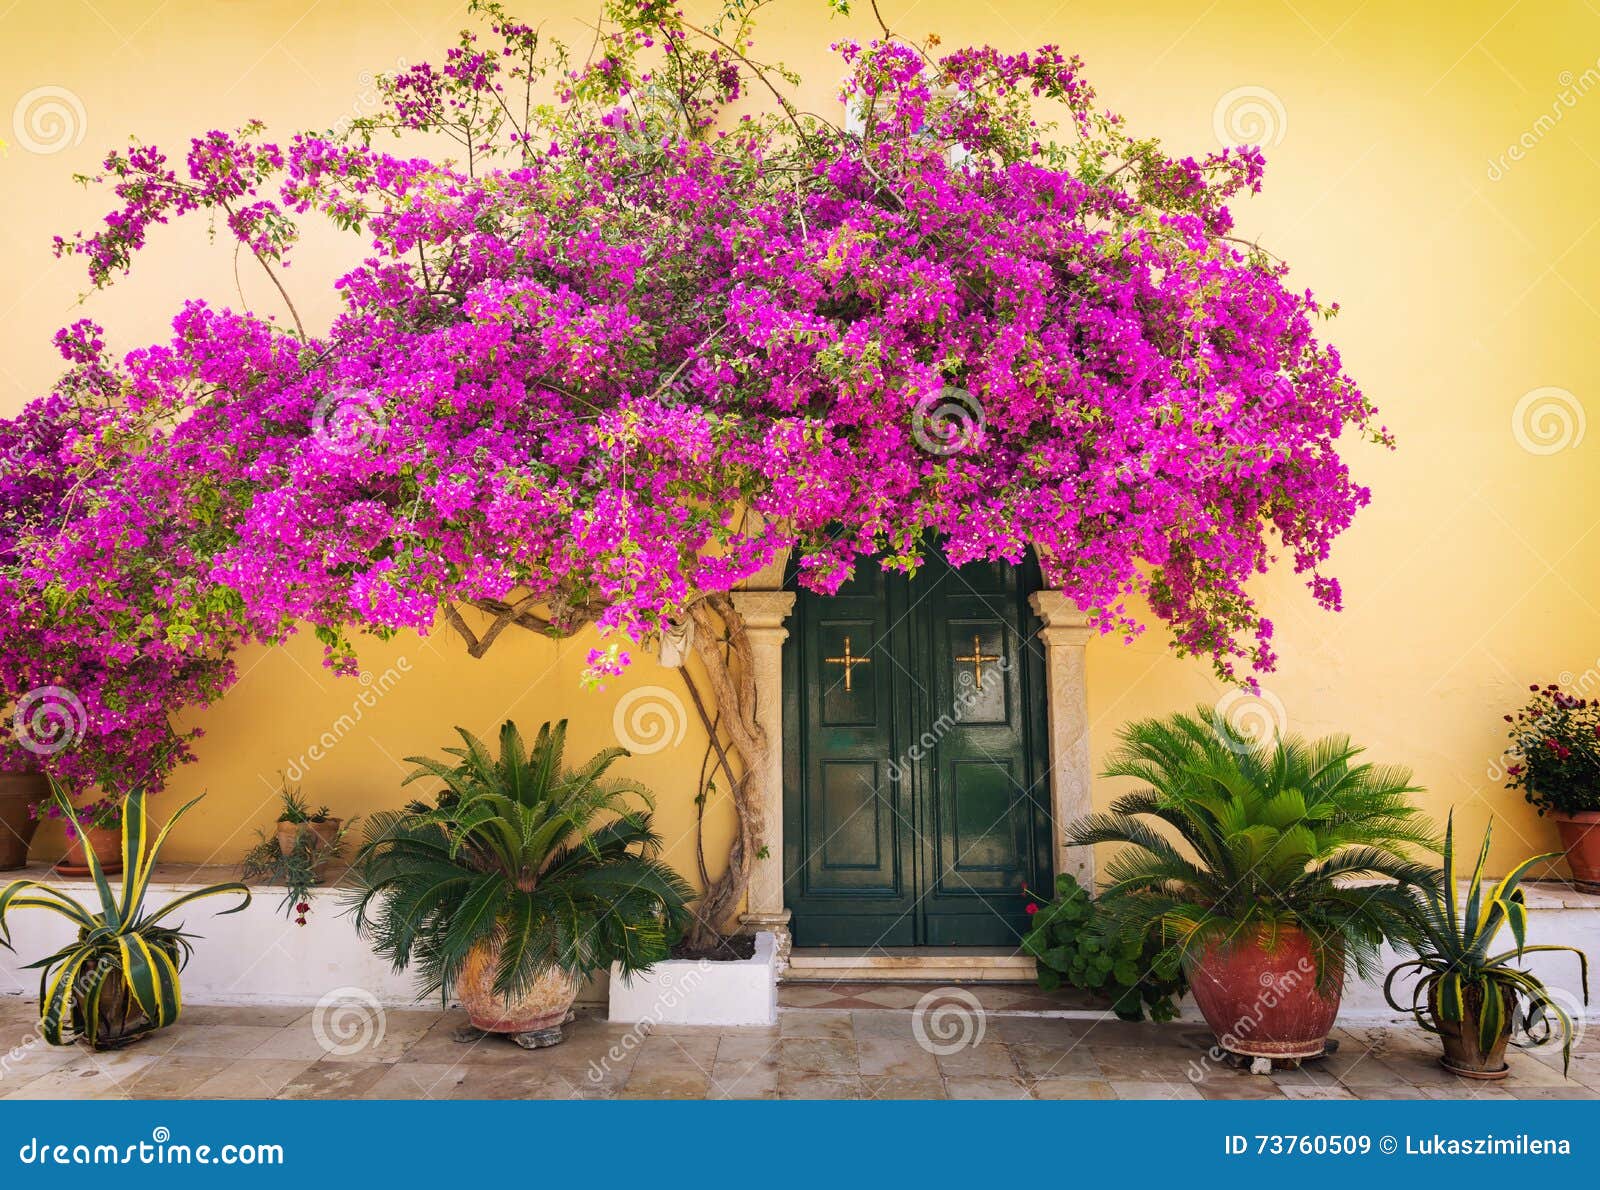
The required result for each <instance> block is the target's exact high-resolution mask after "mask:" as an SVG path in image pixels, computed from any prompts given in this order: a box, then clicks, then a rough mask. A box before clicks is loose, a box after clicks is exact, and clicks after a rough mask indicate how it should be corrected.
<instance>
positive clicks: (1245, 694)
mask: <svg viewBox="0 0 1600 1190" xmlns="http://www.w3.org/2000/svg"><path fill="white" fill-rule="evenodd" d="M1211 727H1212V730H1213V731H1215V732H1216V734H1217V738H1218V739H1220V740H1221V741H1222V742H1223V743H1224V744H1226V745H1227V746H1228V747H1229V748H1230V749H1231V750H1232V751H1235V752H1244V751H1247V750H1248V749H1250V748H1254V747H1256V746H1257V745H1260V744H1267V745H1270V744H1273V743H1275V742H1276V741H1277V739H1278V737H1279V736H1281V735H1283V734H1284V732H1285V731H1287V730H1288V727H1289V715H1288V712H1287V711H1285V710H1284V706H1283V701H1282V700H1281V699H1280V698H1279V697H1278V696H1277V695H1276V694H1274V693H1272V691H1270V690H1265V689H1263V690H1260V691H1258V692H1257V693H1255V694H1252V693H1250V692H1249V691H1248V690H1230V691H1228V692H1227V693H1226V694H1224V695H1223V696H1222V697H1221V698H1219V699H1217V702H1216V705H1215V706H1214V707H1212V708H1211Z"/></svg>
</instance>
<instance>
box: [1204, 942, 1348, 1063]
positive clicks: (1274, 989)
mask: <svg viewBox="0 0 1600 1190" xmlns="http://www.w3.org/2000/svg"><path fill="white" fill-rule="evenodd" d="M1268 943H1271V949H1270V950H1269V949H1268ZM1339 967H1340V970H1339V973H1338V974H1337V975H1336V976H1335V979H1334V982H1333V984H1332V986H1331V988H1330V989H1329V990H1328V991H1327V992H1322V991H1319V990H1318V988H1317V968H1316V960H1315V958H1314V956H1313V953H1312V949H1311V940H1310V939H1309V938H1307V937H1306V935H1305V934H1304V933H1303V932H1302V931H1301V930H1300V929H1298V928H1297V927H1294V926H1281V927H1279V928H1278V929H1277V931H1276V934H1275V935H1274V934H1273V933H1272V932H1269V931H1266V930H1263V931H1262V932H1261V933H1260V934H1258V935H1257V936H1256V938H1255V939H1254V940H1251V941H1245V940H1238V939H1236V940H1235V941H1234V943H1233V945H1232V946H1230V947H1227V948H1223V947H1217V946H1213V947H1211V948H1209V949H1208V950H1206V951H1205V952H1204V953H1203V954H1201V956H1200V957H1199V959H1198V960H1197V961H1196V962H1195V963H1194V964H1193V966H1192V970H1191V971H1190V973H1189V986H1190V989H1191V990H1192V991H1193V992H1194V998H1195V1003H1197V1004H1198V1005H1199V1006H1200V1011H1201V1013H1202V1014H1203V1015H1204V1016H1205V1018H1206V1024H1208V1025H1210V1026H1211V1031H1212V1032H1213V1033H1214V1034H1216V1037H1217V1040H1218V1042H1220V1043H1221V1045H1222V1048H1223V1049H1226V1050H1230V1051H1232V1052H1233V1053H1236V1054H1244V1055H1245V1056H1246V1057H1252V1058H1313V1057H1316V1055H1318V1054H1320V1053H1322V1051H1323V1048H1324V1046H1325V1045H1326V1043H1327V1040H1328V1033H1329V1031H1330V1030H1331V1029H1332V1028H1333V1022H1334V1018H1335V1017H1337V1016H1338V1015H1339V996H1340V993H1341V991H1342V985H1343V982H1344V981H1343V963H1342V962H1340V964H1339Z"/></svg>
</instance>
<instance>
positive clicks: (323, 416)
mask: <svg viewBox="0 0 1600 1190" xmlns="http://www.w3.org/2000/svg"><path fill="white" fill-rule="evenodd" d="M388 428H389V422H388V412H387V411H386V410H385V409H384V407H383V401H382V400H380V399H379V398H378V397H377V396H375V395H373V394H372V393H369V392H367V391H366V390H365V389H353V390H350V391H345V392H337V393H328V394H327V395H326V396H324V397H323V398H322V399H321V400H319V401H318V402H317V405H316V408H315V409H314V410H313V411H312V414H311V436H312V437H313V438H315V439H316V440H317V442H318V443H320V444H321V445H322V447H323V449H324V450H327V451H330V452H332V453H333V454H338V455H348V454H354V453H355V452H356V451H358V450H363V449H370V448H371V447H375V446H377V445H378V444H379V443H381V442H382V441H383V436H384V434H385V432H387V430H388Z"/></svg>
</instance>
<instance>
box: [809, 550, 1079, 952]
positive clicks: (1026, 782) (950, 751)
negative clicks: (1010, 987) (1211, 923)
mask: <svg viewBox="0 0 1600 1190" xmlns="http://www.w3.org/2000/svg"><path fill="white" fill-rule="evenodd" d="M1036 585H1037V570H1036V568H1035V567H1033V566H1032V565H1031V563H1029V564H1027V565H1024V566H1021V567H1012V566H1008V565H1003V564H988V563H985V564H977V565H970V566H966V567H963V568H961V569H960V570H955V569H952V568H951V567H950V566H948V565H947V564H946V563H944V562H943V561H942V560H941V559H938V558H936V557H932V558H930V559H929V561H928V563H927V564H926V565H925V566H924V567H923V568H922V569H921V570H920V571H919V572H918V574H917V575H916V576H915V577H912V578H907V577H905V576H903V575H898V574H895V575H891V574H886V573H885V572H883V571H882V570H881V569H880V568H879V567H877V566H876V565H875V564H873V563H868V562H863V563H860V564H859V565H858V567H857V575H856V577H855V578H853V579H852V580H851V582H849V583H847V584H846V585H845V586H844V587H843V588H841V590H840V592H839V593H838V594H837V595H835V596H831V597H820V596H814V595H810V594H809V593H807V592H804V591H801V592H800V597H799V599H798V600H797V603H796V610H795V615H794V619H793V620H792V621H791V625H790V637H789V640H788V642H787V643H786V645H785V664H784V683H785V699H784V702H785V707H784V711H785V714H784V724H785V737H786V738H785V741H784V785H785V794H784V813H785V833H784V839H785V851H786V854H785V857H784V860H785V878H786V899H787V901H788V905H789V907H790V909H791V910H793V912H794V920H793V922H792V923H791V928H792V929H793V930H794V937H795V941H796V943H797V944H798V945H801V946H815V945H828V944H833V945H849V946H873V945H876V946H907V945H934V946H949V945H982V946H1010V945H1014V944H1015V943H1016V941H1017V939H1018V938H1019V937H1020V933H1021V930H1022V929H1023V928H1024V926H1025V922H1026V917H1025V915H1024V914H1023V911H1022V905H1023V901H1024V898H1023V896H1022V891H1021V890H1022V885H1023V883H1024V882H1027V883H1028V884H1030V885H1033V886H1034V887H1039V888H1044V887H1048V885H1049V881H1050V872H1049V864H1050V855H1051V847H1050V833H1049V832H1050V823H1049V815H1048V807H1049V796H1048V789H1047V783H1048V768H1047V765H1046V764H1045V763H1043V761H1042V759H1041V757H1040V755H1039V752H1040V750H1041V748H1042V745H1043V740H1044V738H1045V737H1044V722H1043V713H1044V707H1043V702H1042V691H1043V688H1044V687H1043V682H1042V677H1043V674H1042V654H1041V653H1040V651H1039V649H1038V646H1037V644H1036V643H1035V642H1034V641H1033V635H1034V633H1035V631H1036V630H1037V623H1036V621H1035V620H1034V618H1033V615H1032V612H1031V611H1030V610H1029V609H1028V607H1027V604H1026V596H1027V594H1028V593H1029V592H1030V591H1031V590H1033V589H1036ZM847 673H848V674H849V675H850V676H849V680H848V682H847V681H846V677H845V675H846V674H847Z"/></svg>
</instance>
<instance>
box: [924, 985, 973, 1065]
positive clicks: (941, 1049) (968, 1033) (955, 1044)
mask: <svg viewBox="0 0 1600 1190" xmlns="http://www.w3.org/2000/svg"><path fill="white" fill-rule="evenodd" d="M988 1028H989V1020H988V1015H987V1014H986V1013H985V1012H984V1011H983V1005H982V1004H980V1003H979V1002H978V997H976V996H974V995H973V994H972V993H971V992H969V991H968V990H967V989H966V988H935V989H934V990H933V991H931V992H928V993H926V994H924V995H923V997H922V999H920V1000H918V1001H917V1006H916V1007H915V1008H914V1009H912V1010H911V1035H912V1036H913V1037H915V1038H916V1039H917V1044H918V1045H920V1046H921V1047H922V1048H923V1049H925V1050H927V1051H928V1053H930V1054H954V1053H959V1052H960V1051H962V1050H964V1049H967V1048H968V1047H969V1046H974V1045H978V1044H980V1043H981V1042H982V1041H983V1035H984V1033H986V1032H987V1031H988Z"/></svg>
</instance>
